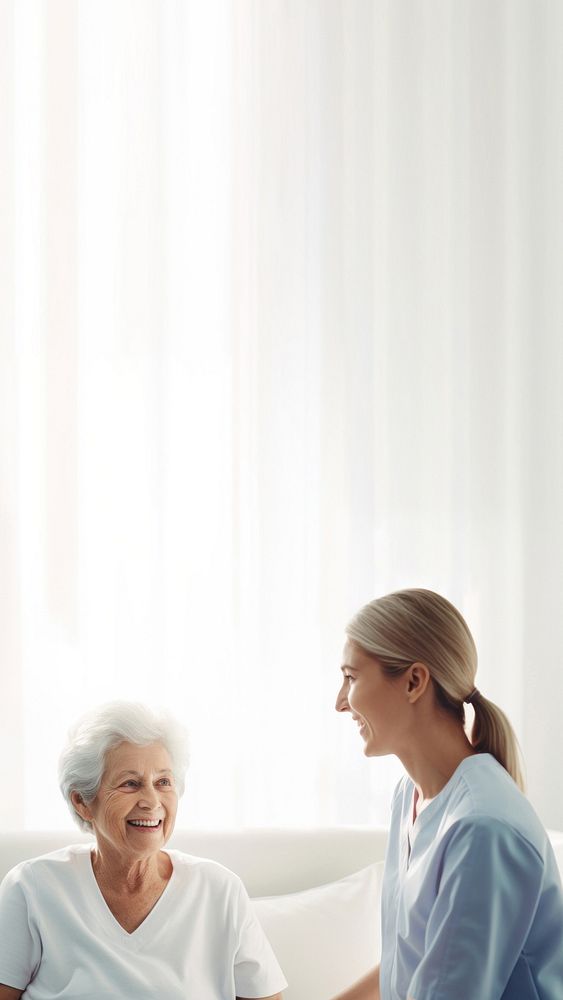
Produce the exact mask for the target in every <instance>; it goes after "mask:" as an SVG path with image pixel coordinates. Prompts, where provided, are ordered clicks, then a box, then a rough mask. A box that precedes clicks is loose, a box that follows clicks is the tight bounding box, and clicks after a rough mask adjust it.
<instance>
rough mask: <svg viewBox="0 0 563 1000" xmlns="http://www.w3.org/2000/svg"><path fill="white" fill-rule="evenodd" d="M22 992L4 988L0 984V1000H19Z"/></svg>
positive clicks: (9, 987) (10, 987) (8, 987)
mask: <svg viewBox="0 0 563 1000" xmlns="http://www.w3.org/2000/svg"><path fill="white" fill-rule="evenodd" d="M22 993H23V990H18V989H15V988H14V987H13V986H4V985H3V984H2V983H0V1000H20V997H21V995H22Z"/></svg>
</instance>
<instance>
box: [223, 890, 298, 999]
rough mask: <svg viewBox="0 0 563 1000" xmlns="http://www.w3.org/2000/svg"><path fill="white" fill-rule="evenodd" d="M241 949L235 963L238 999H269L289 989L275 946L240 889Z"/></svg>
mask: <svg viewBox="0 0 563 1000" xmlns="http://www.w3.org/2000/svg"><path fill="white" fill-rule="evenodd" d="M237 926H238V946H237V950H236V954H235V961H234V979H235V993H236V996H237V997H249V998H251V997H269V996H273V994H274V993H280V992H281V991H282V990H283V989H285V987H286V986H287V982H286V980H285V979H284V975H283V972H282V970H281V969H280V967H279V965H278V961H277V959H276V956H275V955H274V952H273V951H272V946H271V944H270V942H269V941H268V938H267V937H266V935H265V933H264V931H263V930H262V926H261V924H260V923H259V922H258V919H257V917H256V916H255V913H254V910H253V909H252V904H251V902H250V899H249V898H248V894H247V892H246V889H245V888H244V886H243V885H242V883H241V884H240V886H239V896H238V913H237Z"/></svg>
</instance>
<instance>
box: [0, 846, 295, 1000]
mask: <svg viewBox="0 0 563 1000" xmlns="http://www.w3.org/2000/svg"><path fill="white" fill-rule="evenodd" d="M90 852H91V846H90V845H89V844H80V845H76V846H72V847H66V848H64V849H63V850H60V851H54V852H53V853H52V854H46V855H44V856H43V857H40V858H35V859H34V860H32V861H25V862H23V863H21V864H19V865H16V867H15V868H13V869H12V870H11V871H10V872H9V873H8V874H7V875H6V877H5V879H4V881H3V882H2V885H1V886H0V983H3V984H4V985H6V986H13V987H15V988H16V989H21V990H23V991H24V992H23V997H24V998H26V1000H54V998H55V997H58V998H60V1000H108V998H117V997H119V998H121V1000H123V998H127V1000H162V998H164V997H165V998H166V1000H188V998H189V1000H234V997H236V996H240V997H268V996H271V995H272V994H274V993H278V992H280V991H281V990H283V989H284V988H285V986H287V983H286V981H285V979H284V976H283V973H282V971H281V969H280V967H279V965H278V963H277V961H276V958H275V956H274V953H273V951H272V949H271V947H270V944H269V942H268V940H267V938H266V936H265V934H264V932H263V930H262V928H261V927H260V924H259V923H258V921H257V919H256V917H255V916H254V913H253V910H252V907H251V904H250V900H249V898H248V895H247V893H246V890H245V889H244V887H243V885H242V882H241V881H240V879H239V878H238V877H237V876H236V875H234V874H233V873H232V872H230V871H229V870H228V869H227V868H224V867H223V866H222V865H219V864H217V863H216V862H214V861H208V860H206V859H204V858H196V857H191V856H190V855H187V854H182V853H181V852H180V851H174V850H170V851H167V853H168V855H169V856H170V859H171V861H172V865H173V871H172V875H171V877H170V880H169V882H168V884H167V886H166V887H165V889H164V892H163V893H162V895H161V896H160V898H159V899H158V901H157V903H156V904H155V906H154V907H153V909H152V910H151V911H150V913H149V914H148V916H147V917H146V918H145V920H143V922H142V924H140V926H139V927H138V928H137V929H136V930H135V931H133V933H132V934H129V933H128V932H127V931H126V930H125V929H124V928H123V927H122V926H121V925H120V924H119V923H118V921H117V920H116V919H115V917H114V916H113V914H112V913H111V910H110V909H109V907H108V906H107V904H106V902H105V900H104V897H103V896H102V893H101V892H100V889H99V886H98V883H97V882H96V879H95V876H94V872H93V869H92V862H91V853H90Z"/></svg>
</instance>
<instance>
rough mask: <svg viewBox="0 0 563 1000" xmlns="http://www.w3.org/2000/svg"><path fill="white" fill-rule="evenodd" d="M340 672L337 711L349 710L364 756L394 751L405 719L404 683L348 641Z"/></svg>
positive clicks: (395, 751) (399, 741)
mask: <svg viewBox="0 0 563 1000" xmlns="http://www.w3.org/2000/svg"><path fill="white" fill-rule="evenodd" d="M342 675H343V679H342V687H341V688H340V691H339V692H338V697H337V699H336V706H335V707H336V711H337V712H350V714H351V716H352V719H353V720H354V722H355V723H356V724H357V726H358V729H359V734H360V736H361V738H362V739H363V741H364V754H365V755H366V757H380V756H383V755H385V754H391V753H397V752H398V749H399V747H400V745H401V736H404V729H405V725H406V722H407V715H406V708H407V703H406V700H405V697H404V684H401V683H400V682H399V679H395V678H390V677H389V676H388V675H386V674H385V673H384V672H383V668H382V666H381V664H380V663H379V662H378V660H377V659H375V657H373V656H368V654H367V653H365V652H364V651H363V650H362V649H360V647H359V646H357V645H356V644H355V643H353V642H350V640H348V641H347V642H346V645H345V646H344V653H343V658H342Z"/></svg>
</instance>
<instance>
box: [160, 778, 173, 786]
mask: <svg viewBox="0 0 563 1000" xmlns="http://www.w3.org/2000/svg"><path fill="white" fill-rule="evenodd" d="M160 784H161V785H171V784H172V782H171V780H170V778H161V779H160Z"/></svg>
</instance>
